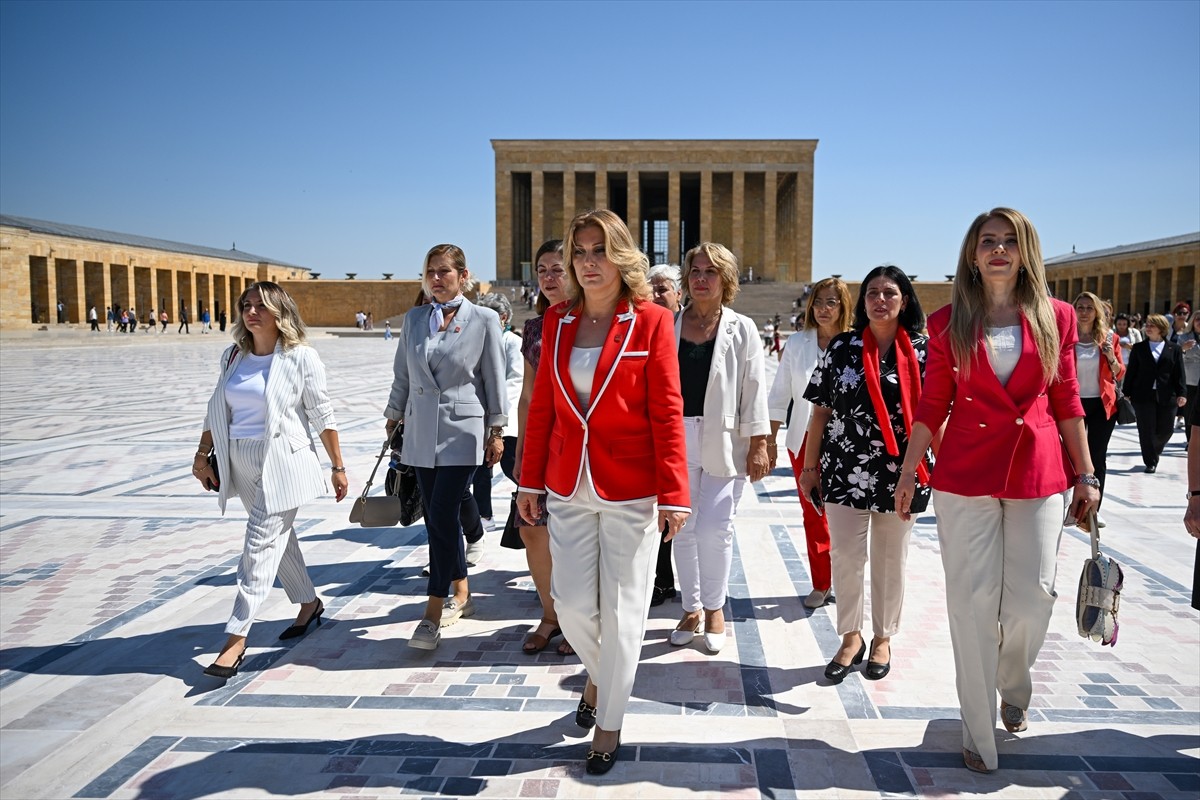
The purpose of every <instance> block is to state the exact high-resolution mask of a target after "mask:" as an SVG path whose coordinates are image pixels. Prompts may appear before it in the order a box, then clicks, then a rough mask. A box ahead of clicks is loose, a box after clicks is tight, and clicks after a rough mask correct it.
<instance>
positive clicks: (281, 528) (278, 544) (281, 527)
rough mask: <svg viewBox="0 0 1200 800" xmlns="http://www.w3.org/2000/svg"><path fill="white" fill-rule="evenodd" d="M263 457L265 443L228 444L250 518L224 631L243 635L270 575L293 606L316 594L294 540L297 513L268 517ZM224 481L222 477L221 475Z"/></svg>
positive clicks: (263, 596)
mask: <svg viewBox="0 0 1200 800" xmlns="http://www.w3.org/2000/svg"><path fill="white" fill-rule="evenodd" d="M266 453H267V442H266V440H265V439H234V440H232V441H231V442H230V443H229V462H230V469H231V470H232V471H233V475H231V476H229V478H231V479H232V480H233V488H234V491H236V492H237V494H238V497H240V498H241V500H242V505H243V506H245V508H246V513H247V514H249V515H250V518H249V519H248V520H247V521H246V544H245V547H244V549H243V550H242V560H241V561H239V562H238V571H237V598H236V599H235V600H234V602H233V614H232V615H231V616H230V617H229V623H228V624H227V625H226V626H225V632H226V633H228V634H233V635H237V636H245V635H246V634H247V633H248V632H249V631H250V625H251V623H253V622H254V617H255V615H256V614H257V613H258V609H259V606H261V605H262V603H263V600H266V599H267V594H268V593H270V591H271V585H272V584H274V583H275V575H276V574H278V575H279V581H280V583H282V584H283V588H284V591H286V592H287V596H288V599H289V600H291V601H292V602H293V603H311V602H312V601H313V600H316V599H317V590H316V587H314V586H313V583H312V581H311V580H310V579H309V577H308V568H307V567H305V565H304V556H303V555H301V553H300V543H299V542H298V541H297V540H296V529H295V528H294V527H293V526H292V523H294V522H295V521H296V511H297V509H294V508H292V509H288V510H287V511H284V512H282V513H280V514H268V513H267V512H266V511H265V506H266V502H265V500H264V499H263V488H262V465H263V458H264V457H265V456H266ZM222 479H225V476H222Z"/></svg>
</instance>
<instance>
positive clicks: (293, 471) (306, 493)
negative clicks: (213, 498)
mask: <svg viewBox="0 0 1200 800" xmlns="http://www.w3.org/2000/svg"><path fill="white" fill-rule="evenodd" d="M233 353H236V355H233V361H232V363H231V362H230V360H229V357H230V355H231V354H233ZM241 362H242V352H241V351H240V350H238V348H237V345H233V346H232V347H230V348H226V349H225V350H224V351H223V352H222V353H221V378H220V380H218V381H217V388H216V390H214V391H213V393H212V397H211V398H209V401H208V413H207V414H206V415H205V418H204V429H205V430H208V431H212V438H213V447H214V448H215V449H216V451H217V470H218V472H219V473H220V477H221V487H220V489H219V490H218V492H217V502H218V503H219V504H220V506H221V513H222V514H224V513H225V503H226V501H227V500H228V499H229V497H230V496H231V495H234V494H236V493H235V492H234V490H233V481H231V480H229V477H230V476H231V475H232V474H233V473H232V471H231V468H230V466H229V405H228V404H227V403H226V402H225V384H226V382H228V380H229V376H230V375H232V374H233V373H234V372H235V371H236V370H237V367H238V364H240V363H241ZM324 430H337V423H336V422H335V421H334V418H333V406H332V405H331V404H330V402H329V393H328V392H327V391H326V389H325V365H324V364H322V363H321V358H320V356H318V355H317V351H316V350H314V349H313V348H311V347H309V346H308V345H298V346H296V347H293V348H292V349H290V350H284V349H283V345H282V343H277V344H276V345H275V358H274V359H273V360H272V361H271V372H270V374H269V375H268V376H267V432H266V434H267V453H266V457H265V459H264V461H263V468H262V487H263V500H264V501H265V503H266V510H267V513H269V514H278V513H280V512H283V511H287V510H288V509H292V508H299V507H300V506H302V505H304V504H305V503H307V502H309V501H310V500H315V499H316V498H318V497H320V496H321V495H323V494H325V490H326V489H327V488H328V483H327V482H326V480H325V473H324V471H323V470H322V469H321V462H320V461H319V460H318V458H317V448H316V443H315V442H314V440H313V432H314V431H315V432H316V433H317V434H318V435H319V434H320V432H321V431H324Z"/></svg>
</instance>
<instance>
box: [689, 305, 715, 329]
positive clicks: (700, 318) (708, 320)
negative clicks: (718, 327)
mask: <svg viewBox="0 0 1200 800" xmlns="http://www.w3.org/2000/svg"><path fill="white" fill-rule="evenodd" d="M692 313H693V314H695V315H696V322H698V323H700V327H702V328H707V327H709V326H710V325H712V324H713V323H715V322H716V321H717V320H718V319H720V318H721V307H720V306H718V307H717V310H716V311H714V312H712V313H711V314H709V315H707V316H705V315H704V314H701V313H700V309H698V308H695V307H693V308H692Z"/></svg>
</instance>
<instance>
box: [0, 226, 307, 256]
mask: <svg viewBox="0 0 1200 800" xmlns="http://www.w3.org/2000/svg"><path fill="white" fill-rule="evenodd" d="M0 225H8V226H10V227H13V228H25V229H26V230H28V231H30V232H32V233H41V234H46V235H49V236H66V237H69V238H71V239H85V240H87V241H90V242H105V243H107V244H123V245H126V246H127V247H144V248H146V249H148V250H165V251H166V252H168V253H185V254H187V255H193V256H205V257H206V258H223V259H225V260H227V261H244V262H247V263H251V264H259V263H266V264H274V265H276V266H278V267H291V268H292V269H303V270H307V269H308V267H301V266H298V265H296V264H289V263H287V262H286V261H280V260H279V259H277V258H267V257H266V256H258V255H255V254H253V253H247V252H244V251H242V250H233V249H230V250H220V249H218V248H216V247H205V246H204V245H199V244H187V243H185V242H172V241H170V240H169V239H154V238H151V237H149V236H137V235H135V234H132V233H118V232H117V231H106V230H101V229H100V228H86V227H84V226H83V225H67V224H64V223H62V222H49V221H47V220H44V219H30V218H29V217H14V216H11V215H9V214H0Z"/></svg>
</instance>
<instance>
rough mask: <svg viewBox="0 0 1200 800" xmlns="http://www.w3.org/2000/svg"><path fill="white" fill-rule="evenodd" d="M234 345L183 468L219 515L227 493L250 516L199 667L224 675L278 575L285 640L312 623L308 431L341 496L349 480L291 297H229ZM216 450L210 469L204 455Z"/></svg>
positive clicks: (261, 291) (312, 479)
mask: <svg viewBox="0 0 1200 800" xmlns="http://www.w3.org/2000/svg"><path fill="white" fill-rule="evenodd" d="M237 309H238V311H239V312H240V313H239V315H238V318H237V319H236V320H235V321H234V323H233V339H234V342H235V344H234V345H233V346H232V347H230V348H229V349H227V350H226V351H225V352H224V353H223V354H222V355H221V377H220V379H219V380H218V381H217V388H216V390H215V391H214V392H213V394H212V398H211V399H210V400H209V401H208V413H207V415H206V417H205V420H204V432H203V433H202V434H201V436H200V446H199V448H198V449H197V451H196V457H195V460H194V463H193V465H192V475H194V476H195V477H196V479H197V480H199V481H200V483H201V485H203V486H204V487H205V488H206V489H213V488H215V489H216V490H217V502H218V504H219V505H220V507H221V513H222V514H224V513H225V504H226V502H227V501H228V499H229V497H230V495H231V494H233V493H236V494H237V496H238V497H239V498H240V499H241V501H242V505H243V506H245V508H246V512H247V513H248V514H249V516H250V518H249V520H248V521H247V523H246V542H245V547H244V549H243V551H242V559H241V561H240V562H239V564H238V571H237V587H238V592H237V599H236V600H235V601H234V605H233V614H232V616H231V617H230V619H229V622H228V624H227V625H226V626H225V632H226V633H227V634H229V638H228V639H227V640H226V642H225V646H224V647H223V648H222V649H221V653H220V655H219V656H217V659H216V661H215V662H213V663H212V664H211V665H210V666H209V667H208V668H206V669H205V670H204V672H205V673H206V674H208V675H212V676H214V677H218V678H231V677H233V676H234V675H236V674H237V671H238V667H239V666H240V665H241V663H242V659H243V658H245V655H246V635H247V633H248V632H249V630H250V625H251V623H253V622H254V617H255V615H256V613H257V612H258V609H259V607H260V606H261V605H262V602H263V600H265V599H266V597H267V594H268V593H269V592H270V590H271V585H272V584H273V583H274V582H275V577H276V575H277V574H278V576H279V580H280V582H281V583H283V588H284V590H285V591H287V595H288V599H289V600H291V601H292V602H293V603H300V612H299V613H298V614H297V615H296V621H295V623H294V624H293V625H292V626H291V627H289V628H288V629H287V630H285V631H284V632H283V633H282V634H280V636H279V638H280V639H291V638H293V637H296V636H302V635H304V634H305V633H307V632H308V628H309V626H310V625H311V624H312V623H313V621H314V620H315V621H316V622H317V624H318V625H319V624H320V623H321V614H322V613H323V612H324V610H325V609H324V606H323V605H322V604H321V601H320V599H319V598H318V597H317V592H316V588H315V587H314V586H313V584H312V581H311V580H310V579H309V577H308V569H307V568H306V567H305V565H304V556H303V555H301V553H300V545H299V543H298V542H297V540H296V529H295V528H294V527H293V523H294V522H295V519H296V511H297V510H298V509H299V507H300V506H302V505H304V504H305V503H307V502H309V501H310V500H313V499H315V498H317V497H320V496H321V495H323V494H324V493H325V490H326V488H327V483H326V481H325V476H324V474H323V472H322V469H321V464H320V462H319V461H318V459H317V450H316V447H315V445H314V443H313V438H312V432H313V431H317V432H318V435H319V436H320V439H321V443H322V444H323V445H324V447H325V452H326V454H327V455H328V456H329V460H330V462H331V463H332V465H333V466H332V471H333V478H332V480H333V488H334V492H335V494H336V497H337V499H338V500H339V501H340V500H341V499H342V498H343V497H345V496H346V489H347V487H348V483H347V481H346V468H345V467H344V466H343V465H342V451H341V447H340V445H339V443H338V433H337V423H336V422H335V421H334V418H333V407H332V406H331V405H330V402H329V394H328V392H327V391H326V389H325V367H324V365H323V364H322V363H321V358H320V356H318V355H317V351H316V350H314V349H313V348H312V347H310V346H309V345H308V342H307V340H306V338H305V327H304V322H303V320H301V319H300V310H299V309H298V308H297V307H296V301H295V300H293V299H292V298H291V296H290V295H289V294H288V293H287V292H285V291H284V290H283V289H282V288H281V287H280V286H279V285H278V284H275V283H271V282H270V281H259V282H258V283H254V284H251V285H250V286H248V287H247V288H246V290H245V291H244V292H242V295H241V297H239V298H238V302H237ZM214 450H215V451H216V457H217V469H218V471H219V472H220V476H219V479H218V475H216V474H214V473H213V470H212V468H211V467H210V466H209V463H208V456H209V454H210V453H212V452H213V451H214Z"/></svg>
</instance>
